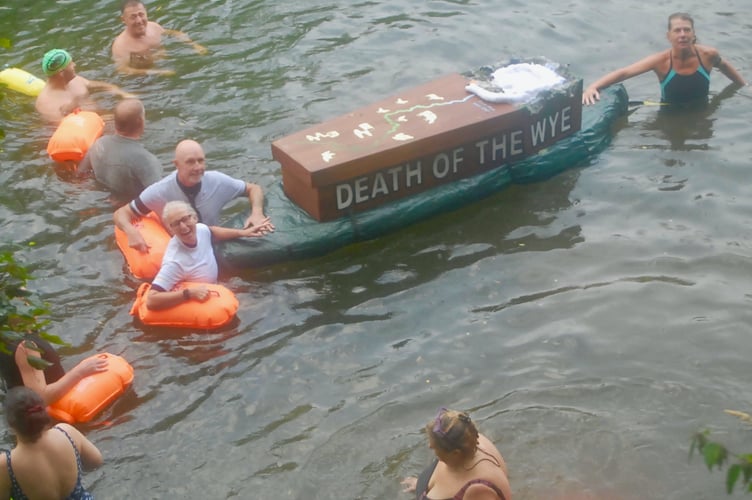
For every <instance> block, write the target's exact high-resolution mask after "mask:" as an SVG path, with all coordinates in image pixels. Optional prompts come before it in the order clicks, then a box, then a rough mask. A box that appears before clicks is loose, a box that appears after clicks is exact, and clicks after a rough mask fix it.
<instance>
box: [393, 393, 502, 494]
mask: <svg viewBox="0 0 752 500" xmlns="http://www.w3.org/2000/svg"><path fill="white" fill-rule="evenodd" d="M425 429H426V434H427V435H428V445H429V446H430V447H431V449H433V451H434V453H435V454H436V459H435V460H434V461H433V462H432V463H431V465H429V467H428V468H426V470H424V471H423V472H422V473H421V475H420V476H419V477H408V478H405V479H404V480H403V481H402V484H403V485H404V486H405V489H404V490H403V491H406V492H412V491H415V498H416V499H417V500H440V499H446V500H512V490H511V488H510V486H509V479H508V478H507V465H506V463H505V462H504V458H503V457H502V456H501V453H499V450H498V449H496V446H494V444H493V443H492V442H491V441H490V440H489V439H488V438H487V437H486V436H484V435H482V434H480V433H479V432H478V429H477V428H476V427H475V424H474V423H473V421H472V420H470V416H469V415H468V414H467V413H465V412H459V411H454V410H447V409H446V408H441V409H440V410H439V413H438V414H437V415H436V418H434V419H433V420H431V422H429V423H428V424H427V425H426V428H425Z"/></svg>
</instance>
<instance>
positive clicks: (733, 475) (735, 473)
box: [726, 464, 742, 495]
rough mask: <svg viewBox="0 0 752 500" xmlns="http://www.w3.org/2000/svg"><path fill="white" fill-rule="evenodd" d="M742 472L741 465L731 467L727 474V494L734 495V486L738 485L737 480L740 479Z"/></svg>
mask: <svg viewBox="0 0 752 500" xmlns="http://www.w3.org/2000/svg"><path fill="white" fill-rule="evenodd" d="M741 472H742V466H741V465H739V464H734V465H732V466H731V467H729V470H728V472H727V473H726V493H728V494H729V495H730V494H731V493H733V491H734V485H735V484H736V481H737V479H739V474H740V473H741Z"/></svg>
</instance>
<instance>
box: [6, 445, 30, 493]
mask: <svg viewBox="0 0 752 500" xmlns="http://www.w3.org/2000/svg"><path fill="white" fill-rule="evenodd" d="M2 451H4V452H5V463H6V465H7V468H8V475H9V476H10V493H11V497H13V499H14V500H27V499H28V497H27V496H26V493H24V492H23V490H22V489H21V485H20V484H18V480H17V479H16V474H15V473H14V472H13V466H12V465H11V463H10V450H2Z"/></svg>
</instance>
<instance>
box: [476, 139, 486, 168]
mask: <svg viewBox="0 0 752 500" xmlns="http://www.w3.org/2000/svg"><path fill="white" fill-rule="evenodd" d="M487 144H488V141H478V142H476V143H475V147H476V148H477V149H478V163H479V164H480V165H483V164H484V163H486V145H487Z"/></svg>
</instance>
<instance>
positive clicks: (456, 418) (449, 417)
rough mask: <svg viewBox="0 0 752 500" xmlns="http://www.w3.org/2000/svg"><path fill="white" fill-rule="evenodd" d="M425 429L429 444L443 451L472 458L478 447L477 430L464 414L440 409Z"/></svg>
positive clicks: (468, 416)
mask: <svg viewBox="0 0 752 500" xmlns="http://www.w3.org/2000/svg"><path fill="white" fill-rule="evenodd" d="M425 429H426V434H428V439H430V440H431V443H432V444H434V445H435V446H438V447H439V448H441V449H442V450H444V451H454V450H460V451H461V452H462V454H463V455H465V456H472V455H473V454H474V453H475V450H476V449H477V447H478V429H477V428H476V427H475V424H474V423H473V421H472V420H471V419H470V415H468V414H467V413H466V412H461V411H456V410H448V409H446V408H441V409H440V410H439V412H438V413H437V414H436V418H434V419H433V420H431V421H430V422H429V423H428V424H426V427H425Z"/></svg>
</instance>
